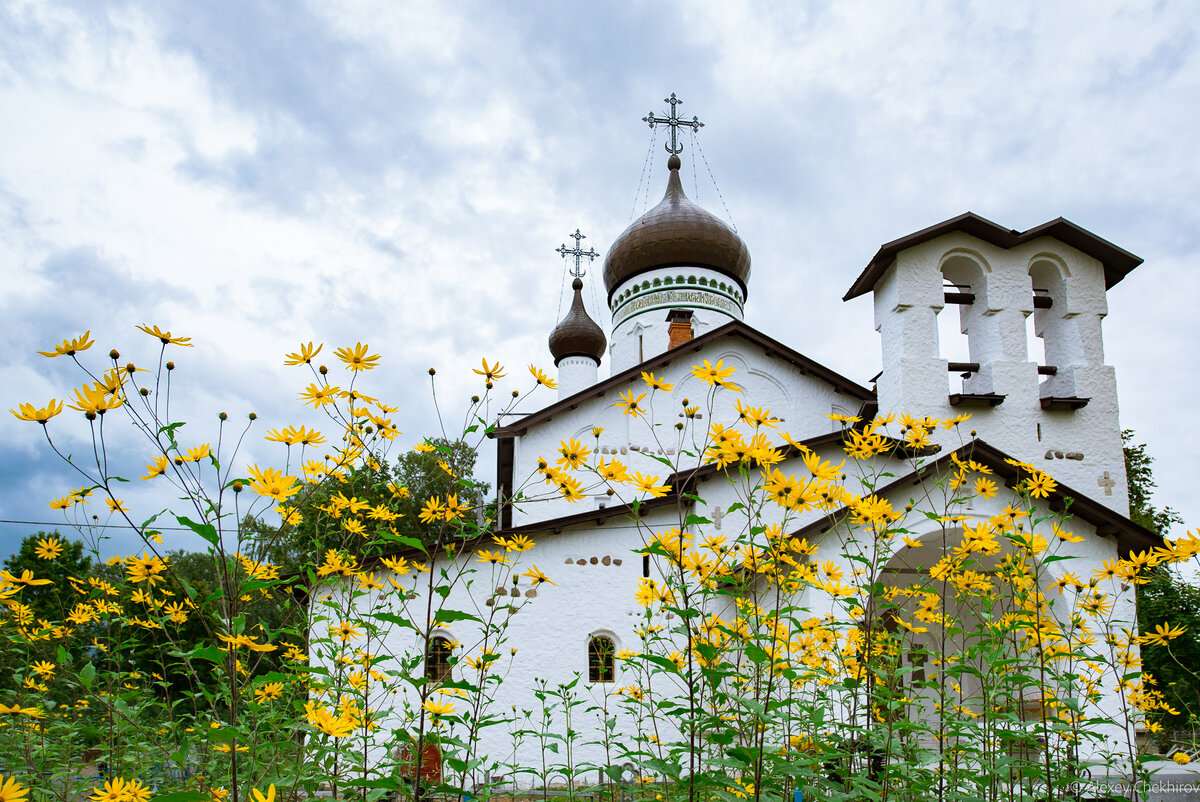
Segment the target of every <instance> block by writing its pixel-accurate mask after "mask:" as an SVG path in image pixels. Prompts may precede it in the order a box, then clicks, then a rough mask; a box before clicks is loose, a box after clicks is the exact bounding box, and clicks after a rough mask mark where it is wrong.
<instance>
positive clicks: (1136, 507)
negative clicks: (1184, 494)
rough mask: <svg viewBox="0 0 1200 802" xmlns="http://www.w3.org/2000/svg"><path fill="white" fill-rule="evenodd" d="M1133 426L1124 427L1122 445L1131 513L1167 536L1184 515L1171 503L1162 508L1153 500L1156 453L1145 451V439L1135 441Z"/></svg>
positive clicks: (1141, 522)
mask: <svg viewBox="0 0 1200 802" xmlns="http://www.w3.org/2000/svg"><path fill="white" fill-rule="evenodd" d="M1133 438H1134V432H1133V429H1123V430H1122V431H1121V445H1122V447H1123V450H1124V452H1125V476H1126V478H1127V481H1128V483H1129V517H1130V518H1131V519H1132V520H1133V521H1134V523H1139V524H1141V525H1142V526H1144V527H1146V528H1147V529H1149V530H1150V531H1152V532H1157V533H1158V534H1160V535H1162V536H1163V537H1166V536H1167V535H1168V534H1170V532H1171V527H1172V526H1174V525H1176V524H1182V523H1183V518H1181V517H1180V516H1179V513H1177V512H1176V511H1175V510H1173V509H1171V508H1170V507H1163V508H1162V509H1159V508H1158V507H1155V506H1154V504H1153V503H1151V501H1150V497H1151V496H1153V495H1154V488H1156V487H1158V484H1157V483H1156V482H1155V481H1154V469H1153V468H1152V467H1151V466H1152V465H1153V464H1154V457H1152V456H1150V455H1149V454H1148V453H1147V451H1146V444H1145V443H1134V442H1133Z"/></svg>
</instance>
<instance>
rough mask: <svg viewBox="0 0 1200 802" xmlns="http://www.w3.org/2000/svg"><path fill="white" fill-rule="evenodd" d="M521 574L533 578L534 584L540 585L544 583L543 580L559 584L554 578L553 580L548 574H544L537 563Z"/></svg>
mask: <svg viewBox="0 0 1200 802" xmlns="http://www.w3.org/2000/svg"><path fill="white" fill-rule="evenodd" d="M521 576H524V577H528V578H529V579H532V580H533V584H534V585H540V584H542V583H543V582H549V583H550V584H551V585H555V584H557V583H556V582H555V581H554V580H552V579H551V578H550V577H548V576H546V575H545V574H543V573H542V572H541V569H539V568H538V567H537V566H536V565H534V566H530V568H529V570H528V571H526V572H525V573H523V574H521Z"/></svg>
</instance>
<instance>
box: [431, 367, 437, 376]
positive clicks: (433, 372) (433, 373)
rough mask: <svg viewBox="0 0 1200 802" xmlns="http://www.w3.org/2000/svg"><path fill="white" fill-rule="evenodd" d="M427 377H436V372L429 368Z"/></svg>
mask: <svg viewBox="0 0 1200 802" xmlns="http://www.w3.org/2000/svg"><path fill="white" fill-rule="evenodd" d="M429 375H430V376H436V375H437V371H436V370H434V369H433V368H430V369H429Z"/></svg>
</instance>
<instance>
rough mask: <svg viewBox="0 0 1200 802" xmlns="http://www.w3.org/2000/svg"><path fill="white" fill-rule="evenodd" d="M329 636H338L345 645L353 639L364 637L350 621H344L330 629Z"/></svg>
mask: <svg viewBox="0 0 1200 802" xmlns="http://www.w3.org/2000/svg"><path fill="white" fill-rule="evenodd" d="M329 634H330V635H337V636H338V638H340V639H341V641H342V643H345V642H346V641H348V640H350V639H351V638H361V637H362V633H361V632H359V630H358V627H356V626H355V625H354V624H353V623H352V622H350V621H343V622H341V623H340V624H338V625H337V626H335V627H330V628H329Z"/></svg>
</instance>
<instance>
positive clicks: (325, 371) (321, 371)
mask: <svg viewBox="0 0 1200 802" xmlns="http://www.w3.org/2000/svg"><path fill="white" fill-rule="evenodd" d="M317 372H318V373H320V374H321V375H322V376H324V375H325V374H326V373H328V372H329V368H327V367H325V366H324V365H321V366H320V367H319V368H317Z"/></svg>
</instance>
